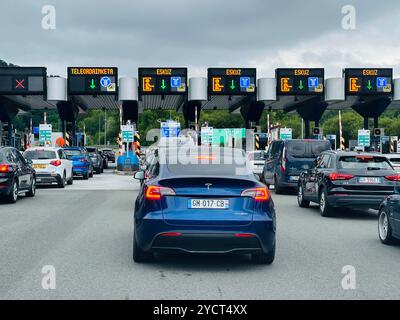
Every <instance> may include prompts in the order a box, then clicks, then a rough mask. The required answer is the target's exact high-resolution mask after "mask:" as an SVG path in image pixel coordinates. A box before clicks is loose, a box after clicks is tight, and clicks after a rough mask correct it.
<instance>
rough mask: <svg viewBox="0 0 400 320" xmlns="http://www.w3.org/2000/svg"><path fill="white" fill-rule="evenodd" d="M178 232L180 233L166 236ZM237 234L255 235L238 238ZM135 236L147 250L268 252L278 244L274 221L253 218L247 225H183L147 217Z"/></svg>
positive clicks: (137, 226) (137, 228)
mask: <svg viewBox="0 0 400 320" xmlns="http://www.w3.org/2000/svg"><path fill="white" fill-rule="evenodd" d="M165 232H176V233H179V235H178V236H166V235H163V233H165ZM237 234H251V235H252V236H251V237H238V236H236V235H237ZM135 237H136V240H137V242H138V245H139V246H140V247H141V248H142V249H143V250H145V251H166V252H187V253H231V252H240V253H252V252H268V251H270V250H271V249H272V247H273V245H274V244H275V226H274V224H273V221H272V220H268V221H253V222H252V223H251V224H250V225H248V226H246V227H223V228H215V227H199V228H193V227H183V226H182V227H180V226H171V225H168V224H166V223H165V222H164V220H163V219H162V217H159V218H156V219H146V218H145V219H143V220H141V221H139V222H138V223H137V224H136V227H135Z"/></svg>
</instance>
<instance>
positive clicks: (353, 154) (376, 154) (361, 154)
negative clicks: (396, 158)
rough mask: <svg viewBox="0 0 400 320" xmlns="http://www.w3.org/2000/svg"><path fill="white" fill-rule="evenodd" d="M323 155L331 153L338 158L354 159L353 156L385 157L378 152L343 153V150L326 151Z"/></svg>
mask: <svg viewBox="0 0 400 320" xmlns="http://www.w3.org/2000/svg"><path fill="white" fill-rule="evenodd" d="M322 153H331V154H335V155H337V156H338V157H346V156H348V157H352V156H365V157H371V156H375V157H384V156H385V155H383V154H380V153H378V152H357V151H343V150H326V151H323V152H322Z"/></svg>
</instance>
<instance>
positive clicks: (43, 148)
mask: <svg viewBox="0 0 400 320" xmlns="http://www.w3.org/2000/svg"><path fill="white" fill-rule="evenodd" d="M60 149H61V148H58V147H32V148H29V149H26V150H25V151H31V150H46V151H58V150H60Z"/></svg>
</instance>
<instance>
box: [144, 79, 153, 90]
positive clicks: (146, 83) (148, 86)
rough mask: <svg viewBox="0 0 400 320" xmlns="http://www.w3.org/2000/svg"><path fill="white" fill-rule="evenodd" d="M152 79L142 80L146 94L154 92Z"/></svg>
mask: <svg viewBox="0 0 400 320" xmlns="http://www.w3.org/2000/svg"><path fill="white" fill-rule="evenodd" d="M151 79H152V78H151V77H143V79H142V88H143V91H144V92H152V91H153V88H154V85H153V84H151Z"/></svg>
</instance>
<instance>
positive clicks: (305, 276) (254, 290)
mask: <svg viewBox="0 0 400 320" xmlns="http://www.w3.org/2000/svg"><path fill="white" fill-rule="evenodd" d="M137 190H138V183H137V182H135V181H134V180H133V179H132V177H129V176H119V175H115V174H112V173H111V170H108V172H107V173H105V174H104V175H101V176H95V178H94V179H91V180H89V181H75V183H74V185H73V186H72V187H67V188H66V189H65V190H59V189H56V188H45V189H40V190H38V193H37V196H36V198H34V199H32V198H21V199H20V200H19V201H18V202H17V204H15V205H8V204H0V298H1V299H364V298H370V299H375V298H383V299H385V298H388V299H389V298H395V299H399V298H400V277H399V271H398V270H399V265H400V246H393V247H388V246H384V245H382V244H381V243H380V242H379V240H378V235H377V222H376V214H375V213H374V212H369V213H368V212H362V213H360V212H350V211H343V212H341V213H340V214H339V215H337V216H336V217H334V218H322V217H321V216H319V213H318V210H317V208H316V207H313V208H310V209H300V208H298V207H297V204H296V199H295V196H293V195H280V196H277V195H274V192H272V194H273V198H274V200H275V204H276V207H277V216H278V243H277V257H276V260H275V262H274V264H273V265H271V266H261V265H254V264H252V263H251V262H250V261H249V257H247V256H207V258H205V257H204V256H177V255H172V256H160V257H159V258H158V259H157V260H156V261H155V262H154V263H151V264H135V263H134V262H133V261H132V258H131V251H132V207H133V201H134V199H135V197H136V194H137ZM46 265H51V266H54V268H55V271H56V289H55V290H44V289H43V288H42V284H41V283H42V277H43V276H44V275H43V274H42V268H43V266H46ZM345 265H352V266H354V268H355V270H356V289H355V290H344V289H343V288H342V285H341V283H342V278H343V277H344V275H343V274H342V273H341V271H342V268H343V266H345Z"/></svg>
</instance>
